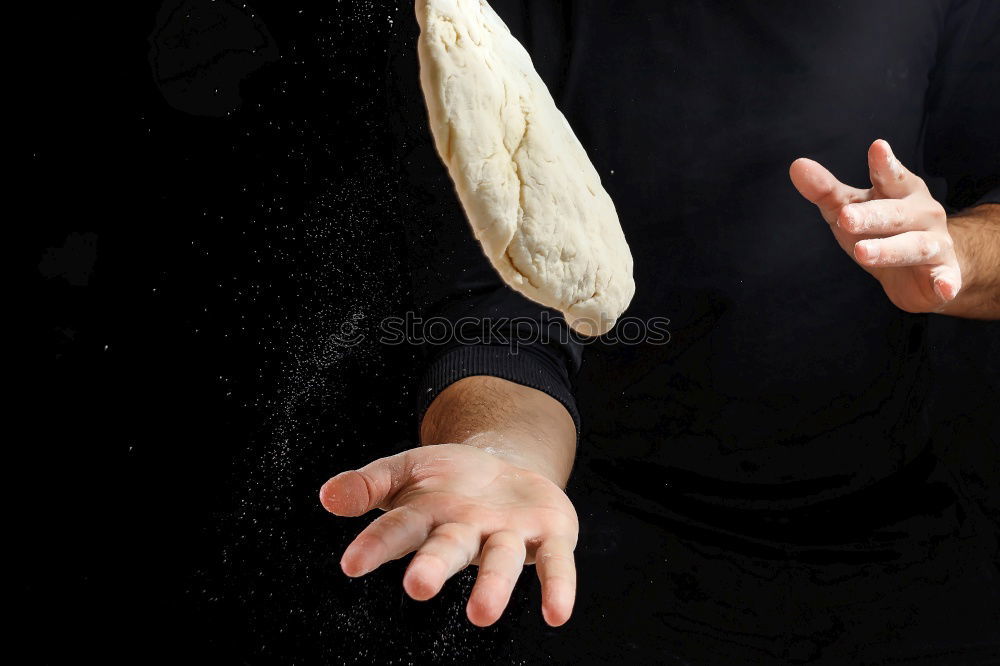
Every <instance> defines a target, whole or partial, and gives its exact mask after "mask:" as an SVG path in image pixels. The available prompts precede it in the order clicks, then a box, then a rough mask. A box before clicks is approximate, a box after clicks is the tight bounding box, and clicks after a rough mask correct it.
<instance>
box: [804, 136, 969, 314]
mask: <svg viewBox="0 0 1000 666" xmlns="http://www.w3.org/2000/svg"><path fill="white" fill-rule="evenodd" d="M868 169H869V172H870V174H871V181H872V187H871V189H867V190H861V189H857V188H854V187H850V186H848V185H845V184H844V183H841V182H840V181H839V180H837V178H835V177H834V176H833V174H831V173H830V172H829V171H828V170H827V169H826V168H824V167H823V166H822V165H820V164H819V163H817V162H814V161H813V160H810V159H806V158H800V159H798V160H796V161H795V162H794V163H793V164H792V166H791V170H790V175H791V178H792V182H793V183H794V184H795V187H796V188H797V189H798V191H799V192H800V193H801V194H802V196H804V197H805V198H806V199H808V200H809V201H811V202H812V203H814V204H816V206H817V207H818V208H819V210H820V212H821V213H822V215H823V218H824V219H825V220H826V221H827V222H828V223H829V224H830V228H831V229H832V230H833V235H834V236H835V237H836V239H837V242H839V243H840V246H841V247H842V248H843V249H844V251H845V252H847V253H848V254H849V255H851V256H852V257H853V258H854V260H855V261H856V262H857V263H858V264H859V265H860V266H861V267H862V268H864V269H865V270H866V271H868V272H869V273H871V274H872V275H873V276H875V278H876V279H877V280H878V281H879V282H880V283H881V284H882V288H883V289H884V290H885V293H886V295H887V296H888V297H889V299H890V300H891V301H892V302H893V303H894V304H895V305H896V306H897V307H899V308H901V309H903V310H905V311H907V312H934V311H938V310H941V309H942V308H944V307H945V306H946V305H948V304H949V303H951V302H952V301H953V300H954V299H955V297H956V296H957V295H958V292H959V290H960V289H961V288H962V270H961V268H960V266H959V263H958V257H957V256H956V253H955V248H954V243H953V242H952V237H951V235H950V233H949V232H948V218H947V214H946V212H945V210H944V208H943V207H942V206H941V204H939V203H938V202H937V201H935V200H934V198H933V197H932V196H931V194H930V191H929V190H928V189H927V185H926V183H924V181H923V180H922V179H921V178H919V177H917V176H916V175H914V174H913V173H911V172H910V171H909V170H908V169H907V168H906V167H904V166H903V165H902V164H900V163H899V160H897V159H896V157H895V156H894V155H893V153H892V149H891V148H890V147H889V144H888V143H887V142H885V141H883V140H881V139H879V140H878V141H876V142H875V143H873V144H872V146H871V148H869V150H868Z"/></svg>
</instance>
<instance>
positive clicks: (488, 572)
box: [479, 569, 515, 586]
mask: <svg viewBox="0 0 1000 666" xmlns="http://www.w3.org/2000/svg"><path fill="white" fill-rule="evenodd" d="M479 580H480V581H482V582H484V583H486V582H496V583H499V584H501V585H504V586H513V585H514V583H515V581H514V579H513V578H511V577H510V576H509V575H507V574H506V573H504V572H502V571H498V570H497V569H483V570H482V571H480V572H479Z"/></svg>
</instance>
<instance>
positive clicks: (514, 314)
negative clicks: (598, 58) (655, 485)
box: [392, 0, 582, 433]
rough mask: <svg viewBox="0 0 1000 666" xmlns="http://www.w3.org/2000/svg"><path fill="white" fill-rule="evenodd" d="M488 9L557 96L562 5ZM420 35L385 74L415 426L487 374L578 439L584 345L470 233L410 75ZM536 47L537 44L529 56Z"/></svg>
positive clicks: (505, 4)
mask: <svg viewBox="0 0 1000 666" xmlns="http://www.w3.org/2000/svg"><path fill="white" fill-rule="evenodd" d="M491 4H492V6H493V8H494V10H495V11H496V12H497V14H498V15H499V16H500V17H501V18H502V19H503V20H504V22H505V23H507V25H508V26H509V27H510V29H511V32H513V33H514V35H515V37H517V38H518V39H520V40H521V43H522V44H524V45H525V48H527V49H528V51H529V52H531V53H532V56H533V58H534V59H535V64H536V68H537V69H538V70H539V73H540V74H541V75H542V77H543V79H545V80H546V83H547V84H549V85H550V89H551V90H552V92H553V96H556V99H558V96H557V94H558V91H559V83H560V76H561V72H562V71H563V68H564V65H563V57H564V56H565V55H566V53H565V52H564V50H563V47H562V45H563V44H565V43H566V42H565V40H564V39H563V38H562V35H563V34H564V33H563V30H564V29H565V27H566V25H567V24H565V23H564V22H563V21H562V16H563V3H560V2H549V1H546V2H537V1H536V2H532V1H531V0H521V1H507V0H497V1H495V2H493V3H491ZM418 33H419V30H418V29H416V28H415V27H414V30H413V32H412V34H411V35H410V36H411V37H412V39H411V40H410V43H409V44H406V45H404V46H403V48H402V49H401V50H400V52H399V53H398V54H397V55H396V58H395V60H396V62H395V63H394V65H393V70H394V71H393V72H392V75H393V78H394V81H393V82H392V87H393V89H394V92H395V93H397V94H398V95H399V97H400V99H399V100H398V103H399V109H400V117H399V119H398V122H399V123H400V124H401V127H400V128H399V129H400V131H399V132H398V135H399V138H400V145H399V148H400V150H401V161H400V163H401V168H402V170H403V173H402V174H401V178H400V182H401V188H402V192H401V193H400V195H401V196H400V197H399V201H400V204H401V205H400V214H401V219H402V220H403V224H404V227H405V230H406V235H407V246H408V247H407V258H408V262H409V271H410V274H411V276H412V281H413V297H414V314H415V315H416V318H417V319H415V322H414V325H413V326H411V327H410V329H411V330H412V331H413V332H414V333H415V334H416V336H415V337H416V338H417V340H418V341H419V342H420V343H421V358H422V362H423V364H424V368H423V376H422V379H421V380H420V381H419V383H418V386H417V405H416V409H417V417H418V418H417V422H418V423H419V422H420V420H421V419H422V418H423V414H424V412H425V411H426V409H427V408H428V407H429V406H430V404H431V402H432V401H433V400H434V398H436V397H437V395H438V394H439V393H440V392H441V391H443V390H444V389H445V388H447V387H448V386H449V385H450V384H452V383H454V382H456V381H458V380H460V379H463V378H465V377H470V376H474V375H490V376H494V377H500V378H502V379H507V380H509V381H513V382H516V383H518V384H522V385H524V386H529V387H531V388H535V389H538V390H541V391H544V392H545V393H547V394H548V395H550V396H552V397H553V398H555V399H556V400H558V401H559V402H560V403H562V404H563V405H564V406H565V407H566V409H567V410H568V411H569V413H570V415H571V416H572V417H573V421H574V423H575V424H576V427H577V432H578V433H579V429H580V416H579V413H578V411H577V408H576V403H575V400H574V398H573V389H572V382H573V378H574V376H575V375H576V373H577V371H578V370H579V367H580V363H581V358H582V345H581V344H580V342H578V341H577V340H576V339H575V337H574V336H572V335H571V334H570V331H569V329H568V326H567V325H566V323H565V321H564V320H563V317H562V315H561V314H559V313H558V312H556V311H554V310H550V309H548V308H544V307H542V306H540V305H538V304H536V303H534V302H532V301H529V300H528V299H526V298H524V297H523V296H521V295H520V294H518V293H517V292H515V291H514V290H512V289H510V288H509V287H507V286H506V285H505V284H504V283H503V282H502V281H501V279H500V278H499V276H498V275H497V273H496V271H495V270H494V269H493V267H492V266H491V265H490V263H489V261H488V259H487V258H486V256H485V255H484V254H483V251H482V249H481V248H480V246H479V243H478V242H477V241H476V239H475V237H474V236H473V233H472V229H471V228H470V226H469V223H468V221H467V220H466V217H465V213H464V211H463V210H462V207H461V204H460V203H459V200H458V197H457V195H456V194H455V190H454V186H453V184H452V182H451V180H450V179H449V177H448V173H447V169H446V168H445V166H444V165H443V164H442V163H441V160H440V159H439V158H438V155H437V153H436V152H435V148H434V144H433V138H432V136H431V133H430V129H429V127H428V124H427V112H426V109H425V107H424V102H423V96H422V93H421V91H420V85H419V79H418V73H419V68H418V62H417V57H416V38H417V35H418ZM534 43H537V44H540V45H542V46H541V47H540V48H539V49H537V50H536V49H535V48H533V46H532V45H533V44H534Z"/></svg>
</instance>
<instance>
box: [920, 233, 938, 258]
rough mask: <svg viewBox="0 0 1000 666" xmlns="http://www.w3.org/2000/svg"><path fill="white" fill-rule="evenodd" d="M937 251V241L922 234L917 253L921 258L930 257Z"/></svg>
mask: <svg viewBox="0 0 1000 666" xmlns="http://www.w3.org/2000/svg"><path fill="white" fill-rule="evenodd" d="M936 253H937V243H935V242H934V241H933V240H931V239H929V238H927V237H926V236H921V237H920V238H919V239H918V240H917V254H918V255H919V256H920V258H921V259H930V258H931V257H932V256H934V255H935V254H936Z"/></svg>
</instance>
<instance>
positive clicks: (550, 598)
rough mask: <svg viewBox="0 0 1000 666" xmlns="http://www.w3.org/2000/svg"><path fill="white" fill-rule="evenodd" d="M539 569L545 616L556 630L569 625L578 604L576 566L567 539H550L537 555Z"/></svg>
mask: <svg viewBox="0 0 1000 666" xmlns="http://www.w3.org/2000/svg"><path fill="white" fill-rule="evenodd" d="M535 569H536V570H537V572H538V580H540V581H541V583H542V615H543V616H544V617H545V621H546V622H548V623H549V625H551V626H553V627H558V626H561V625H563V624H565V623H566V622H567V621H568V620H569V616H570V615H571V614H572V613H573V603H574V601H575V600H576V564H575V563H574V561H573V546H572V544H571V543H570V542H569V540H567V539H563V538H557V537H552V538H549V539H546V540H545V541H544V542H542V544H541V545H540V546H539V547H538V551H537V552H536V553H535Z"/></svg>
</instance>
